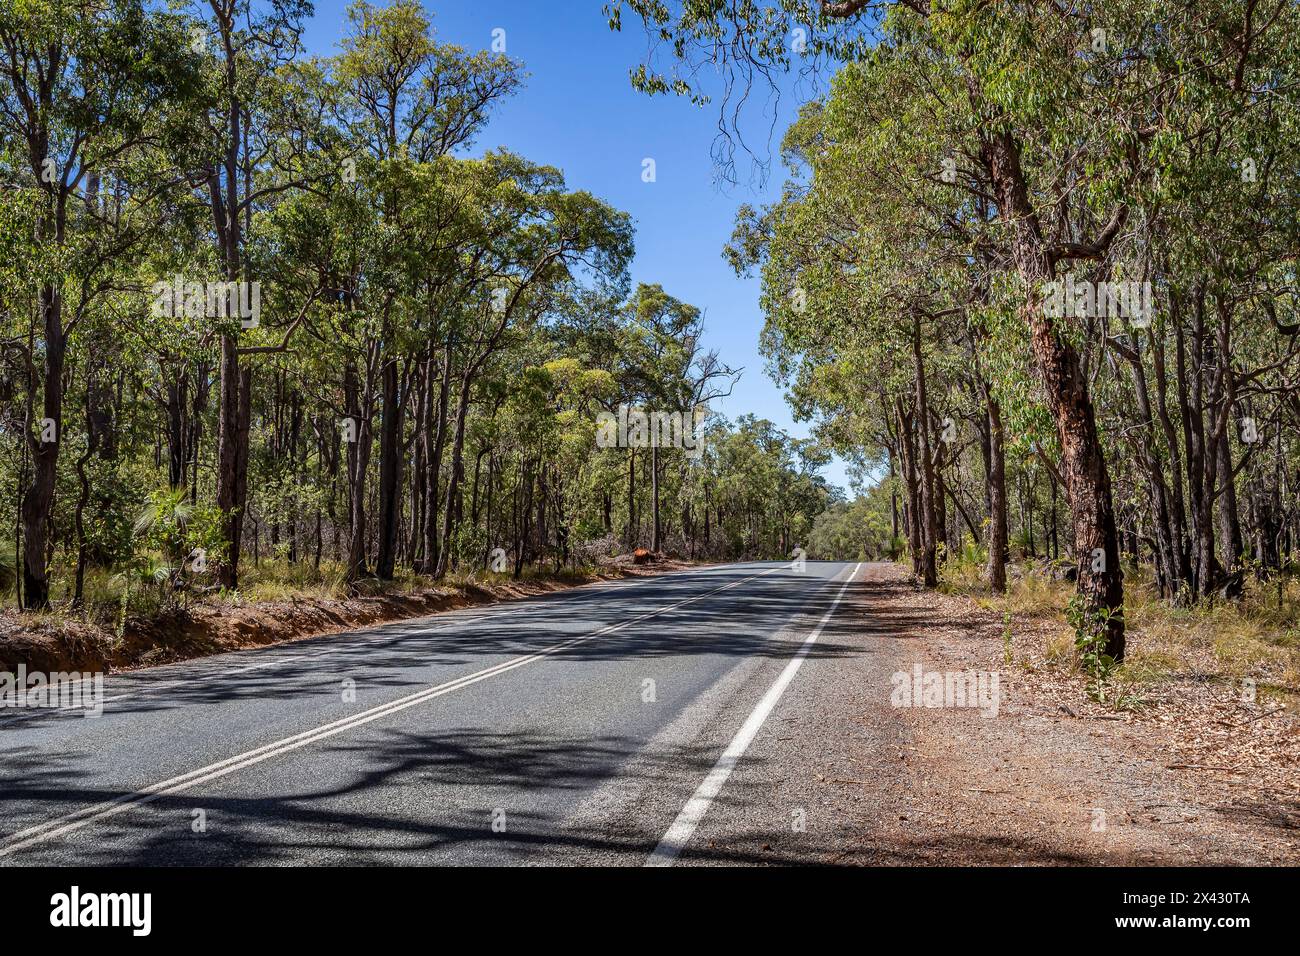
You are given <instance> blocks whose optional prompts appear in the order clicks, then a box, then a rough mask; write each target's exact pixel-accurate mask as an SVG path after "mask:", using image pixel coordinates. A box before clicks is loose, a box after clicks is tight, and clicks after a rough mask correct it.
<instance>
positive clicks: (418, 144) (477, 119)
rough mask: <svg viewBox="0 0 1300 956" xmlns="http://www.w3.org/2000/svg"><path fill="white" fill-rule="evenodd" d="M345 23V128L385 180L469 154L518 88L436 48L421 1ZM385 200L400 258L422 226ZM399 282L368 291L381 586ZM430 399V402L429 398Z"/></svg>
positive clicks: (386, 565)
mask: <svg viewBox="0 0 1300 956" xmlns="http://www.w3.org/2000/svg"><path fill="white" fill-rule="evenodd" d="M347 17H348V22H349V28H348V31H347V33H346V34H345V36H344V39H343V43H342V53H341V54H340V55H339V56H338V57H337V58H336V60H335V61H334V64H333V71H334V77H335V81H336V83H337V84H338V88H339V94H340V97H339V102H340V111H339V120H340V123H341V125H342V127H343V129H344V131H345V135H346V137H347V139H348V140H349V142H350V143H351V144H352V145H353V148H354V150H355V151H356V152H357V153H358V154H360V155H363V156H365V157H367V158H368V159H370V160H373V162H374V163H375V164H376V169H377V170H378V171H380V172H381V174H382V172H383V171H385V170H388V169H390V168H391V165H392V164H395V163H415V164H433V163H435V162H436V160H438V159H439V158H440V157H444V156H447V155H450V154H451V153H452V152H453V151H455V150H457V149H460V148H462V147H465V146H467V145H469V144H470V143H471V142H472V141H473V139H474V137H475V136H476V135H477V134H478V133H479V132H480V130H481V129H482V127H483V125H484V124H485V123H486V122H487V120H488V117H489V115H490V112H491V109H492V108H493V106H494V105H496V103H497V102H498V101H499V100H501V99H503V98H504V97H506V96H509V95H511V94H512V93H514V92H515V90H516V89H517V88H518V86H519V83H520V80H521V72H520V67H519V65H518V64H517V63H515V62H514V61H512V60H510V59H509V58H507V57H506V56H504V55H493V54H488V53H477V54H467V53H465V52H464V51H463V50H461V49H460V48H458V47H455V46H451V45H445V44H439V43H437V42H435V40H434V38H433V31H432V29H431V25H430V22H429V19H428V17H427V16H426V14H425V13H424V10H423V8H422V7H421V5H420V4H419V3H418V2H415V0H398V2H395V3H393V4H391V5H389V6H386V7H377V6H374V5H372V4H370V3H367V2H365V0H358V2H355V3H353V4H352V5H351V6H350V7H349V8H348V11H347ZM430 172H431V173H432V174H433V175H435V176H436V174H437V166H436V165H434V166H431V167H430ZM378 198H379V202H380V204H381V215H382V223H383V228H385V229H387V230H391V232H392V233H393V234H394V236H395V237H402V238H395V245H394V249H393V250H392V251H393V255H394V256H396V257H400V256H401V255H402V254H403V252H404V251H405V250H406V249H407V248H409V245H410V244H409V241H407V240H406V238H405V237H406V234H407V232H408V231H409V229H410V228H416V229H418V228H419V226H418V224H412V223H410V222H409V220H408V217H407V216H406V215H405V209H404V203H403V202H402V200H401V197H400V195H399V193H398V191H397V190H396V189H395V188H389V187H385V188H382V189H380V191H379V197H378ZM426 268H427V267H426ZM408 271H412V272H414V273H415V274H414V275H411V276H410V277H409V278H410V279H411V280H413V281H414V283H415V284H416V285H417V286H418V285H419V284H421V283H422V282H423V280H424V276H423V275H421V273H423V272H424V271H425V270H424V269H422V268H420V264H418V263H417V264H415V268H414V269H412V270H408ZM393 279H394V280H395V282H396V283H397V284H396V285H394V286H392V287H390V288H387V289H383V290H382V291H381V289H380V287H379V285H378V284H377V283H375V282H371V283H369V289H370V294H371V295H378V296H382V297H383V299H384V306H383V310H382V311H383V320H382V322H381V328H380V339H379V345H378V347H379V348H380V350H381V352H382V354H381V356H380V357H379V359H378V361H379V367H380V377H381V380H382V385H381V388H382V406H383V415H382V423H383V432H382V436H381V441H380V455H379V459H380V460H379V468H380V475H379V506H380V515H379V548H378V554H377V556H376V573H377V575H378V576H379V577H380V578H391V577H392V576H393V568H394V563H395V555H396V547H397V515H398V509H399V504H400V486H401V480H402V475H401V465H402V461H403V458H404V455H403V449H402V436H403V430H404V412H405V408H406V406H407V404H408V402H407V401H406V397H405V394H404V392H405V389H404V388H403V386H404V385H405V386H407V387H409V385H410V382H411V378H412V376H411V374H410V372H411V369H412V368H413V362H414V360H415V358H414V356H413V355H408V356H405V358H406V368H407V373H406V374H405V375H402V374H400V370H401V366H402V363H403V358H404V356H403V354H402V350H401V349H399V348H398V347H397V344H398V340H399V339H400V338H401V336H400V334H399V332H398V329H397V325H398V323H399V319H400V318H401V314H402V313H403V312H406V313H407V321H408V324H409V323H410V322H411V321H412V320H413V319H414V316H415V313H414V312H413V311H412V310H410V309H404V308H403V303H402V302H401V301H398V297H399V296H401V297H404V298H405V299H409V297H410V294H411V292H412V291H414V290H413V289H412V288H411V287H410V283H409V282H408V283H407V285H406V287H405V288H404V287H403V285H402V283H403V280H404V277H403V276H402V275H401V273H400V272H398V271H396V270H395V271H394V273H393ZM429 318H430V320H431V324H430V326H429V327H428V328H427V329H426V330H425V336H426V338H425V342H426V343H432V336H433V335H434V334H436V331H437V329H436V328H435V325H437V319H439V318H441V317H440V316H429ZM442 328H443V329H444V330H445V329H446V326H445V325H443V326H442ZM411 345H412V346H413V348H412V349H411V351H412V352H419V351H421V350H420V349H419V348H417V347H414V346H416V345H417V340H415V339H412V340H411ZM421 358H422V360H423V361H422V366H423V368H424V369H425V370H426V372H427V371H429V369H430V366H429V362H428V356H427V355H424V356H421ZM433 382H434V377H433V376H432V375H431V374H430V375H426V376H425V381H424V383H423V384H424V387H425V389H426V390H428V389H432V387H433ZM422 399H423V400H426V401H427V394H426V395H425V396H423V397H422ZM426 433H427V429H426ZM430 457H431V458H432V457H437V456H436V455H434V456H430ZM434 484H435V485H436V481H435V482H434Z"/></svg>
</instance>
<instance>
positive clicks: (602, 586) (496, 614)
mask: <svg viewBox="0 0 1300 956" xmlns="http://www.w3.org/2000/svg"><path fill="white" fill-rule="evenodd" d="M727 567H729V565H706V566H704V567H702V568H699V569H686V570H682V571H670V572H668V573H666V574H655V575H647V576H645V577H638V578H616V579H613V580H611V581H597V582H594V583H592V584H580V585H577V586H575V587H572V588H565V589H563V590H561V591H549V592H544V593H542V594H537V595H532V597H533V598H534V599H536V598H548V597H552V596H559V597H563V596H566V595H569V594H575V593H581V592H584V591H587V592H592V591H599V590H607V589H615V588H617V589H620V590H623V589H626V590H630V589H631V588H632V587H634V586H636V585H638V584H644V583H647V582H650V581H660V580H667V579H669V578H674V577H679V576H681V575H684V574H691V573H707V572H711V571H718V570H721V569H724V568H727ZM764 573H767V572H764ZM702 596H703V595H702ZM512 603H513V602H512V601H499V602H495V603H494V604H490V605H488V608H487V610H488V613H485V614H480V615H479V616H478V617H471V618H468V619H454V620H444V621H442V622H441V623H437V624H436V625H435V626H431V627H426V628H423V629H421V630H420V631H418V632H417V636H423V635H425V634H434V633H437V632H439V631H445V630H448V629H450V628H455V627H468V626H469V625H471V624H477V623H479V622H480V621H487V620H491V621H494V622H495V621H500V620H501V619H502V618H506V617H522V616H527V615H529V614H534V613H537V612H538V611H539V610H553V608H547V607H546V606H545V604H536V603H533V604H528V605H525V606H522V607H518V606H515V607H511V606H509V605H511V604H512ZM503 605H504V607H503ZM465 610H469V609H468V608H455V609H453V610H451V611H441V612H438V611H435V612H434V613H433V614H432V615H425V616H426V617H435V618H437V617H442V616H443V615H447V616H450V615H454V614H458V613H461V612H462V611H465ZM412 620H419V618H411V619H407V620H400V619H399V620H395V621H388V622H386V623H383V624H373V625H370V626H368V627H364V628H359V629H356V630H354V631H342V632H338V633H335V634H319V635H315V636H312V637H308V638H304V639H303V641H304V642H312V643H314V642H316V641H321V642H323V646H322V647H319V648H313V649H312V653H310V654H294V655H290V656H287V657H279V658H276V659H275V660H271V661H262V662H259V663H256V664H250V665H248V666H246V667H237V668H234V669H233V670H222V669H221V668H220V667H215V666H214V667H201V669H200V672H199V673H197V674H191V675H189V676H188V677H178V678H175V679H173V680H161V681H154V682H148V681H146V682H145V683H143V684H141V685H139V686H137V687H135V688H132V689H131V690H130V691H127V692H125V693H121V694H116V695H114V696H112V697H105V698H104V699H103V700H102V701H100V703H101V704H113V703H116V702H118V701H122V700H138V699H140V698H141V697H144V696H146V695H148V694H150V693H151V692H153V691H158V690H167V689H168V688H171V687H179V686H182V685H186V684H205V683H212V682H213V679H214V678H215V679H217V680H220V679H223V678H227V677H230V676H232V675H234V674H242V673H245V672H246V671H254V670H260V669H262V668H264V667H274V666H276V665H277V664H283V663H288V662H290V661H298V660H316V659H317V658H320V657H327V656H329V655H331V654H336V653H338V652H339V651H348V650H358V649H364V648H365V646H366V645H368V644H373V643H377V642H379V641H382V640H395V639H397V638H403V639H405V638H407V637H409V635H392V634H387V633H379V634H377V635H372V636H369V637H367V636H365V635H366V633H367V632H368V631H376V630H377V631H381V632H384V631H387V630H388V629H389V628H392V627H395V626H398V625H403V624H409V623H410V622H411V621H412ZM339 637H349V638H351V639H350V640H348V641H331V640H330V638H339ZM291 643H296V642H294V641H284V642H281V643H279V644H272V645H267V647H265V648H258V649H257V650H254V651H252V652H251V653H253V654H256V653H258V652H260V651H262V650H270V649H271V648H275V647H283V646H285V645H286V644H291ZM210 660H212V658H208V659H207V660H205V659H203V658H197V659H195V660H193V661H185V662H183V663H181V664H178V665H176V666H178V667H185V666H189V665H193V664H196V663H198V664H200V665H201V664H203V663H206V662H207V661H210ZM130 673H131V672H127V675H128V676H129V675H130ZM103 676H105V677H107V676H108V675H103ZM68 683H69V685H71V684H81V683H84V679H79V680H76V681H69V682H68ZM8 701H9V698H8V697H0V721H3V720H6V719H10V720H15V721H18V720H24V719H30V718H32V717H39V716H49V715H50V714H59V713H64V712H75V711H83V710H85V709H86V708H84V707H81V706H68V707H52V708H40V709H25V708H10V707H9V706H8Z"/></svg>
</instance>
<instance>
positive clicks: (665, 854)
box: [645, 562, 862, 866]
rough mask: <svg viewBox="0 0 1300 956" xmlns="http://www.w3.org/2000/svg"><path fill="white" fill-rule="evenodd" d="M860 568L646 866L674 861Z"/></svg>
mask: <svg viewBox="0 0 1300 956" xmlns="http://www.w3.org/2000/svg"><path fill="white" fill-rule="evenodd" d="M860 570H862V563H861V562H858V564H857V565H856V566H855V567H854V568H853V571H852V572H851V573H850V574H849V576H848V578H847V579H846V580H845V581H844V584H843V585H841V587H840V590H839V593H838V594H836V595H835V600H834V601H832V602H831V606H830V607H829V608H827V609H826V613H825V614H823V615H822V619H821V620H820V621H818V622H817V626H816V627H815V628H813V631H812V633H811V634H809V635H808V636H807V637H805V638H804V640H803V643H802V644H800V645H799V650H798V651H796V652H795V655H794V657H793V658H792V659H791V660H790V663H788V664H786V665H785V669H784V670H783V671H781V676H780V677H778V678H777V679H776V681H775V683H773V684H772V686H771V687H769V688H768V689H767V693H766V694H764V695H763V699H762V700H760V701H759V702H758V706H757V707H755V708H754V710H753V713H751V714H750V715H749V717H748V718H746V720H745V722H744V724H742V725H741V727H740V730H739V731H737V733H736V736H735V737H733V738H732V741H731V743H730V744H728V745H727V749H726V750H724V751H723V752H722V756H721V757H719V758H718V762H717V763H716V764H714V765H713V769H712V770H710V771H709V775H708V776H707V777H705V778H704V782H703V783H701V784H700V786H699V787H698V789H696V791H695V793H694V794H693V795H692V796H691V799H689V800H687V801H686V806H684V807H682V811H681V813H679V814H677V819H675V820H674V821H673V825H672V826H670V827H669V828H668V832H667V833H665V834H664V835H663V839H661V840H660V841H659V845H658V846H656V847H655V848H654V852H653V853H651V854H650V856H649V858H647V859H646V861H645V865H646V866H672V865H673V864H674V863H675V862H676V861H677V856H678V854H679V853H681V852H682V850H683V849H684V848H685V846H686V844H687V843H689V842H690V839H691V835H692V834H694V833H695V828H696V827H697V826H699V825H700V821H701V820H703V819H704V815H705V814H706V813H708V812H709V807H710V806H712V805H713V801H714V800H715V799H717V796H718V794H719V793H721V792H722V788H723V787H724V786H725V785H726V783H727V778H728V777H730V776H731V771H732V770H734V769H735V768H736V764H738V763H739V762H740V758H741V757H743V756H745V751H746V750H748V749H749V745H750V744H751V743H753V742H754V738H755V737H757V736H758V732H759V730H760V729H762V727H763V723H764V721H766V720H767V717H768V715H769V714H770V713H772V711H773V709H774V708H775V707H776V704H777V701H779V700H780V699H781V695H782V694H784V693H785V689H786V687H788V686H789V685H790V681H792V680H794V675H795V673H796V672H798V670H799V667H800V666H801V665H802V664H803V660H804V658H805V657H807V656H808V652H809V651H810V650H812V646H813V644H815V643H816V641H817V638H818V637H820V636H821V633H822V629H823V628H824V627H826V623H827V622H828V621H829V620H830V619H831V615H832V614H834V613H835V608H836V607H838V606H839V603H840V598H842V597H844V592H845V591H846V590H848V587H849V585H850V584H852V583H853V579H854V578H855V577H857V576H858V572H859V571H860Z"/></svg>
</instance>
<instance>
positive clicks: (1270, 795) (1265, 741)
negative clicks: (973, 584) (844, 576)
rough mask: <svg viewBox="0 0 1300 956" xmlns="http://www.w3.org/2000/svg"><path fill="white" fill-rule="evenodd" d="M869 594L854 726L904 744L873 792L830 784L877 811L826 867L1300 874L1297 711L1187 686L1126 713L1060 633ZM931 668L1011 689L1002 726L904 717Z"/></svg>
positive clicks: (891, 579) (896, 747) (886, 584)
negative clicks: (908, 697)
mask: <svg viewBox="0 0 1300 956" xmlns="http://www.w3.org/2000/svg"><path fill="white" fill-rule="evenodd" d="M861 582H862V583H861V584H860V586H859V588H857V589H855V592H856V593H855V595H854V599H853V600H852V602H851V603H850V604H849V606H848V607H847V608H846V609H845V610H844V612H843V613H845V614H847V615H850V620H851V621H853V622H854V624H855V625H856V626H855V627H854V628H853V631H854V638H855V641H854V642H855V643H859V642H861V644H862V646H863V648H864V649H866V650H867V651H868V652H869V653H868V654H866V655H864V663H862V664H860V665H857V666H860V667H862V668H864V672H863V673H862V674H860V675H859V676H860V678H861V679H862V683H861V684H860V685H859V686H860V687H861V693H860V694H859V702H860V704H859V713H858V714H857V715H850V714H843V715H841V720H854V719H856V720H858V721H863V722H867V723H881V722H883V723H888V724H893V727H894V732H893V733H891V734H889V735H888V737H889V740H890V743H889V745H888V747H887V748H884V749H886V751H887V752H884V753H880V754H877V755H873V760H874V761H875V763H874V765H873V768H874V769H875V770H876V771H877V774H874V775H872V778H871V779H857V780H854V779H845V776H846V775H844V774H839V775H838V776H837V775H836V771H835V769H834V767H828V768H827V769H828V770H829V771H830V772H821V773H819V774H817V780H818V783H819V785H820V789H821V791H822V792H823V793H827V794H829V793H835V794H838V799H839V800H840V801H842V802H843V804H844V808H845V812H847V813H853V812H855V811H854V809H853V808H854V807H861V806H863V805H864V801H863V797H864V796H866V797H867V798H868V799H866V800H865V805H866V806H869V807H871V811H872V812H871V814H870V819H869V820H862V821H861V826H860V827H859V828H858V830H857V832H858V834H859V835H858V836H856V837H854V838H851V839H849V840H848V841H846V844H847V845H845V846H843V848H842V849H841V851H839V852H838V853H835V854H834V855H833V856H830V857H827V858H824V862H838V863H851V862H857V863H864V864H880V863H904V864H908V863H910V864H980V863H986V864H1025V863H1030V864H1033V863H1039V864H1125V865H1142V864H1147V865H1174V864H1182V865H1203V864H1241V865H1270V864H1295V863H1297V862H1300V831H1298V830H1297V827H1300V728H1298V727H1297V722H1296V719H1295V716H1294V714H1292V713H1290V712H1288V711H1287V710H1286V709H1285V708H1282V709H1277V707H1276V705H1270V704H1268V703H1259V704H1255V703H1253V702H1252V703H1246V702H1243V700H1242V699H1241V695H1240V693H1239V692H1238V691H1237V690H1235V689H1234V688H1232V687H1231V686H1229V687H1224V686H1215V685H1214V684H1212V683H1210V682H1205V681H1196V680H1190V679H1189V680H1186V681H1181V682H1180V681H1175V682H1173V683H1171V684H1169V685H1166V686H1165V687H1163V689H1160V690H1159V691H1157V692H1156V693H1155V694H1154V695H1153V699H1151V700H1148V701H1146V702H1145V703H1144V705H1143V706H1142V707H1141V708H1140V709H1138V710H1135V711H1122V712H1121V711H1116V710H1114V709H1112V708H1110V707H1107V706H1104V705H1101V704H1097V703H1096V702H1094V701H1093V700H1092V699H1091V698H1090V697H1089V696H1088V694H1087V693H1086V690H1085V681H1084V680H1083V678H1082V677H1080V676H1078V675H1074V674H1072V673H1070V672H1069V670H1068V668H1066V667H1064V666H1061V665H1059V664H1052V663H1049V662H1048V661H1047V660H1046V658H1045V656H1044V647H1045V646H1047V645H1048V644H1049V643H1050V642H1049V641H1048V640H1047V638H1049V637H1051V636H1052V635H1051V634H1049V633H1047V632H1048V631H1051V630H1053V629H1055V630H1059V631H1063V630H1064V625H1063V624H1056V623H1053V622H1047V621H1041V620H1037V621H1035V620H1031V621H1021V620H1015V619H1013V620H1012V621H1011V622H1010V626H1009V627H1007V626H1006V624H1005V622H1004V621H1003V620H1002V619H1001V618H1000V617H999V616H997V615H995V614H994V613H992V612H990V611H986V610H983V609H981V608H979V607H977V606H976V605H975V604H974V602H972V601H971V600H970V599H969V598H965V597H958V596H948V595H943V594H938V593H935V592H932V591H922V590H918V589H916V588H915V587H914V586H913V585H912V584H911V583H910V581H909V580H907V576H906V574H905V572H904V571H903V570H902V569H900V568H898V567H895V566H892V565H879V564H877V565H866V566H864V568H863V573H862V577H861ZM1133 640H1135V641H1138V642H1140V641H1141V635H1140V634H1138V635H1135V636H1134V638H1133ZM1008 653H1009V654H1010V658H1011V662H1010V663H1008V660H1007V657H1008ZM918 665H919V666H920V669H921V671H922V672H923V673H924V674H928V673H931V672H938V673H947V672H958V671H961V672H969V671H976V672H986V673H992V672H996V673H997V674H998V690H999V694H998V697H999V706H998V708H997V714H996V716H993V715H991V714H990V715H988V716H981V710H980V709H978V708H976V707H953V706H943V707H926V706H921V707H908V706H904V707H899V706H895V705H894V702H891V699H890V698H891V696H892V695H894V694H895V693H896V692H897V688H898V686H899V684H901V683H904V681H902V679H899V680H898V681H897V682H895V683H891V681H892V680H893V675H894V674H897V673H905V674H912V673H914V672H915V669H916V668H917V666H918ZM906 683H909V684H910V683H911V682H910V681H907V682H906ZM1184 685H1186V686H1184ZM909 690H910V689H909ZM841 749H843V748H841ZM879 771H885V772H886V773H885V774H884V775H881V774H879ZM859 776H860V777H861V776H863V775H859ZM884 779H887V780H888V783H887V784H886V783H882V780H884ZM859 816H861V814H859Z"/></svg>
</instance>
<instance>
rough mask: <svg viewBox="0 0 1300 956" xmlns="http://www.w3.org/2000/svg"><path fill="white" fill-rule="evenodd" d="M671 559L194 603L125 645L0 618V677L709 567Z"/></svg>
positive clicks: (138, 631)
mask: <svg viewBox="0 0 1300 956" xmlns="http://www.w3.org/2000/svg"><path fill="white" fill-rule="evenodd" d="M703 566H705V565H695V564H691V563H690V562H684V561H680V560H676V559H672V558H663V557H661V558H657V559H655V560H652V561H650V562H648V563H645V564H634V563H633V562H632V561H631V559H630V556H628V557H627V559H626V560H624V559H623V558H619V559H615V560H614V561H612V562H610V563H609V564H607V565H604V566H602V567H601V568H600V569H598V570H596V571H593V572H591V573H589V574H583V575H566V576H562V577H538V578H529V579H525V580H520V581H514V580H510V579H506V578H493V579H485V580H483V581H476V582H473V583H469V584H457V585H448V586H441V587H426V588H420V589H417V590H408V591H400V592H387V593H381V594H372V595H361V596H356V597H346V598H322V597H317V596H311V597H301V598H297V599H291V600H284V601H263V602H257V603H248V604H229V603H196V604H193V605H191V606H190V607H188V608H184V609H176V610H173V611H171V612H169V613H167V614H165V615H162V616H159V617H157V618H153V619H150V620H131V621H128V622H127V624H126V627H125V629H124V631H123V634H122V636H121V638H118V636H117V635H116V634H114V633H113V632H111V631H109V630H107V629H105V628H103V627H100V626H97V625H96V624H94V623H91V622H88V621H85V620H82V619H80V618H78V617H76V616H75V615H73V614H69V613H62V612H57V611H56V612H52V613H48V614H19V613H17V612H15V611H12V610H5V611H3V612H0V671H13V670H15V669H16V668H17V666H18V665H19V664H25V665H26V666H27V668H28V670H29V671H43V672H57V671H69V670H78V671H95V672H98V671H104V672H112V671H122V670H134V669H138V668H142V667H154V666H158V665H161V664H171V663H175V662H177V661H183V660H189V659H191V658H197V657H206V656H209V655H212V654H222V653H225V652H227V651H236V650H243V649H246V648H250V647H260V646H264V645H269V644H279V643H284V642H287V641H294V640H300V639H303V638H308V637H319V636H322V635H327V634H336V633H341V632H345V631H351V630H355V629H357V628H362V627H369V626H372V625H375V624H385V623H389V622H392V621H400V620H405V619H409V618H416V617H425V616H427V615H430V614H437V613H439V612H442V611H452V610H456V609H458V608H463V607H472V606H477V605H483V604H495V603H498V602H501V601H511V600H517V599H519V598H526V597H534V596H536V595H539V594H546V593H550V592H552V591H563V590H568V589H570V588H575V587H582V586H584V585H588V584H593V583H596V582H598V581H609V580H617V579H620V578H629V577H648V576H653V575H658V574H667V573H670V572H673V571H680V570H684V569H686V568H690V567H703Z"/></svg>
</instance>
